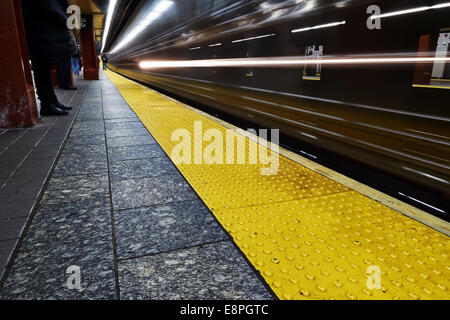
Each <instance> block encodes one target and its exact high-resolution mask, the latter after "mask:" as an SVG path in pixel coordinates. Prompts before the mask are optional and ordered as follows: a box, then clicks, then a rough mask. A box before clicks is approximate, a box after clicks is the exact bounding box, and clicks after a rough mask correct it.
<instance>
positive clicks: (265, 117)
mask: <svg viewBox="0 0 450 320" xmlns="http://www.w3.org/2000/svg"><path fill="white" fill-rule="evenodd" d="M157 2H158V1H141V2H140V3H139V4H138V5H135V8H134V10H133V12H132V13H128V19H127V20H126V23H122V25H121V28H120V29H119V30H116V32H115V33H114V35H113V36H112V40H111V41H109V43H108V46H107V50H105V52H107V53H108V54H109V56H110V64H111V69H112V70H113V71H116V72H118V73H120V74H122V75H124V76H126V77H129V78H131V79H135V80H137V81H140V82H142V83H145V84H147V85H149V86H151V87H154V88H156V89H159V90H163V91H164V92H165V93H167V94H169V95H172V96H175V97H177V98H180V99H185V100H187V101H189V102H191V103H194V104H195V105H196V106H201V107H205V108H207V110H208V112H211V113H213V114H216V113H220V114H221V115H223V116H224V117H227V116H229V117H230V119H235V120H241V121H242V123H248V126H250V125H254V126H259V127H263V128H278V129H280V130H281V133H282V136H283V140H282V142H284V144H285V145H288V146H289V147H291V148H292V149H295V151H297V152H301V153H302V154H304V155H306V156H309V157H311V158H313V159H314V160H316V161H318V162H323V163H326V164H327V165H329V166H331V167H332V168H334V169H336V170H338V171H342V172H344V173H346V174H349V175H351V176H354V177H356V178H357V179H359V180H363V182H365V183H368V184H370V185H372V186H375V187H377V188H379V189H382V190H383V191H384V192H387V193H390V194H392V195H394V196H397V197H399V198H402V199H403V200H406V201H409V202H411V203H413V204H414V205H417V206H419V207H422V208H424V209H426V210H427V211H430V212H433V213H434V214H436V215H438V216H440V217H443V218H444V219H446V220H449V214H448V213H449V207H450V206H449V202H450V201H449V200H450V182H449V181H450V177H449V172H450V170H449V169H450V148H449V147H450V101H449V98H450V95H449V93H450V91H449V90H448V89H450V82H449V81H450V80H449V79H450V65H449V64H448V63H445V62H435V63H434V64H433V63H383V64H377V63H373V64H356V63H347V64H336V65H327V64H324V65H320V64H317V65H315V64H309V65H295V66H287V67H274V66H262V67H252V66H250V65H249V66H245V65H243V66H241V67H215V66H213V65H212V66H210V67H202V68H199V67H184V68H158V69H149V70H146V69H143V68H141V67H140V65H139V63H140V62H141V61H146V60H152V61H154V60H203V59H216V60H219V59H229V58H260V57H262V58H264V57H265V58H267V59H269V58H270V57H292V56H295V57H303V58H304V59H317V58H321V57H340V58H342V57H348V58H352V57H355V56H359V57H386V58H388V57H397V58H398V57H417V56H421V55H424V56H429V55H430V54H431V55H432V56H433V57H434V55H439V56H444V57H448V53H447V48H448V41H450V39H449V34H450V3H445V0H442V1H423V0H397V1H352V0H346V1H326V0H297V1H293V0H289V1H272V0H270V1H228V0H181V1H174V3H173V5H172V6H171V8H169V9H168V10H167V11H166V12H165V13H164V15H162V16H161V17H160V18H159V19H155V21H152V22H151V24H150V25H149V26H148V27H146V28H145V30H143V31H142V32H141V33H140V34H137V33H136V30H137V29H139V25H140V24H142V23H143V21H144V23H146V25H148V24H149V21H145V19H146V18H148V17H149V14H151V12H152V11H151V10H152V8H153V7H154V6H155V5H156V4H157ZM374 5H375V7H373V6H374ZM370 6H372V7H370ZM378 9H380V10H381V12H378V13H377V10H378ZM380 14H381V16H380ZM371 15H372V17H373V15H378V18H377V19H371V18H370V17H371ZM133 32H134V33H133ZM300 150H302V151H300Z"/></svg>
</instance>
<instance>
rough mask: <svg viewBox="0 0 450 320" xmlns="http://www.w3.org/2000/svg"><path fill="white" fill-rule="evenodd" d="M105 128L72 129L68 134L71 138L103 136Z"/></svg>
mask: <svg viewBox="0 0 450 320" xmlns="http://www.w3.org/2000/svg"><path fill="white" fill-rule="evenodd" d="M104 134H105V128H103V127H95V126H90V127H87V128H73V129H72V131H71V132H70V136H71V137H72V138H73V137H82V136H93V135H104Z"/></svg>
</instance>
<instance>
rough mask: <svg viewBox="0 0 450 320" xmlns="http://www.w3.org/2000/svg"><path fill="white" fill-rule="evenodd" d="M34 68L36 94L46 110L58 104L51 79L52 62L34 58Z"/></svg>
mask: <svg viewBox="0 0 450 320" xmlns="http://www.w3.org/2000/svg"><path fill="white" fill-rule="evenodd" d="M32 67H33V71H34V81H35V84H36V92H37V96H38V98H39V100H40V101H41V106H42V107H43V108H45V107H46V106H49V105H51V104H55V103H57V101H58V99H57V98H56V95H55V90H54V89H53V84H52V77H51V67H52V60H50V59H40V58H39V59H38V58H34V59H32Z"/></svg>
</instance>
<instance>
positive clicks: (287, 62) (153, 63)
mask: <svg viewBox="0 0 450 320" xmlns="http://www.w3.org/2000/svg"><path fill="white" fill-rule="evenodd" d="M446 61H450V58H449V57H395V58H387V57H384V58H374V57H371V58H324V59H314V58H311V59H305V58H296V57H290V58H279V57H278V58H276V57H274V58H238V59H214V60H147V61H141V62H140V63H139V66H140V67H141V68H142V69H160V68H202V67H203V68H204V67H279V66H296V65H317V64H322V65H325V64H328V65H338V64H396V63H435V62H446Z"/></svg>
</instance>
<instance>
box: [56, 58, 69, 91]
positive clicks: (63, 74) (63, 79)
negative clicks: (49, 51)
mask: <svg viewBox="0 0 450 320" xmlns="http://www.w3.org/2000/svg"><path fill="white" fill-rule="evenodd" d="M57 70H58V82H59V86H60V87H61V88H68V87H71V86H72V61H71V60H70V57H61V58H58V60H57Z"/></svg>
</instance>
